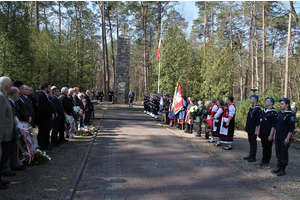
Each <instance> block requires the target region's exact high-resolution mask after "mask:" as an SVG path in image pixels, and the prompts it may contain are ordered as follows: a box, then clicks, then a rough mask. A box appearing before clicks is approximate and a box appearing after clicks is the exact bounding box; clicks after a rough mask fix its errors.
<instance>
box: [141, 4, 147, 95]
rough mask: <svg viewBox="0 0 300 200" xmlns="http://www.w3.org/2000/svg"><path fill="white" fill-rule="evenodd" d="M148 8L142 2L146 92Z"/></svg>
mask: <svg viewBox="0 0 300 200" xmlns="http://www.w3.org/2000/svg"><path fill="white" fill-rule="evenodd" d="M147 7H148V2H147V5H146V7H145V6H144V5H143V1H141V8H142V24H143V33H144V73H145V87H144V89H145V91H147V85H148V63H147V21H146V20H147V11H148V10H147Z"/></svg>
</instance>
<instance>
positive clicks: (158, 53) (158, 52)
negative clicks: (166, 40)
mask: <svg viewBox="0 0 300 200" xmlns="http://www.w3.org/2000/svg"><path fill="white" fill-rule="evenodd" d="M160 44H161V39H160V40H159V44H158V50H157V55H156V60H159V57H160Z"/></svg>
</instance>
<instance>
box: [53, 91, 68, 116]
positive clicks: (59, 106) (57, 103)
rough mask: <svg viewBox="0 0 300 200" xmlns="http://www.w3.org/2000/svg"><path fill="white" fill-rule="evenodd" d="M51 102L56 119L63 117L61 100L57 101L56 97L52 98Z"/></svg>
mask: <svg viewBox="0 0 300 200" xmlns="http://www.w3.org/2000/svg"><path fill="white" fill-rule="evenodd" d="M52 102H53V103H54V106H55V108H56V111H57V114H58V117H64V116H65V110H64V107H63V104H62V102H61V100H59V99H58V98H57V97H56V96H52Z"/></svg>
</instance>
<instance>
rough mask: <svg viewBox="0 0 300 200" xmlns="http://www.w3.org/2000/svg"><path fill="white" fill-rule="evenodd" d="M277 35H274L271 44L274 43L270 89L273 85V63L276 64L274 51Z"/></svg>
mask: <svg viewBox="0 0 300 200" xmlns="http://www.w3.org/2000/svg"><path fill="white" fill-rule="evenodd" d="M274 29H275V28H274ZM276 35H277V31H276V32H275V35H272V39H271V43H272V62H271V63H270V88H271V87H272V85H273V63H274V51H275V42H276Z"/></svg>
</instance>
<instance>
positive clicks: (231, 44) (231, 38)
mask: <svg viewBox="0 0 300 200" xmlns="http://www.w3.org/2000/svg"><path fill="white" fill-rule="evenodd" d="M229 4H230V22H229V26H230V50H231V66H233V61H234V58H233V36H232V1H230V2H229ZM230 81H231V91H230V93H231V94H233V74H232V73H231V74H230Z"/></svg>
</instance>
